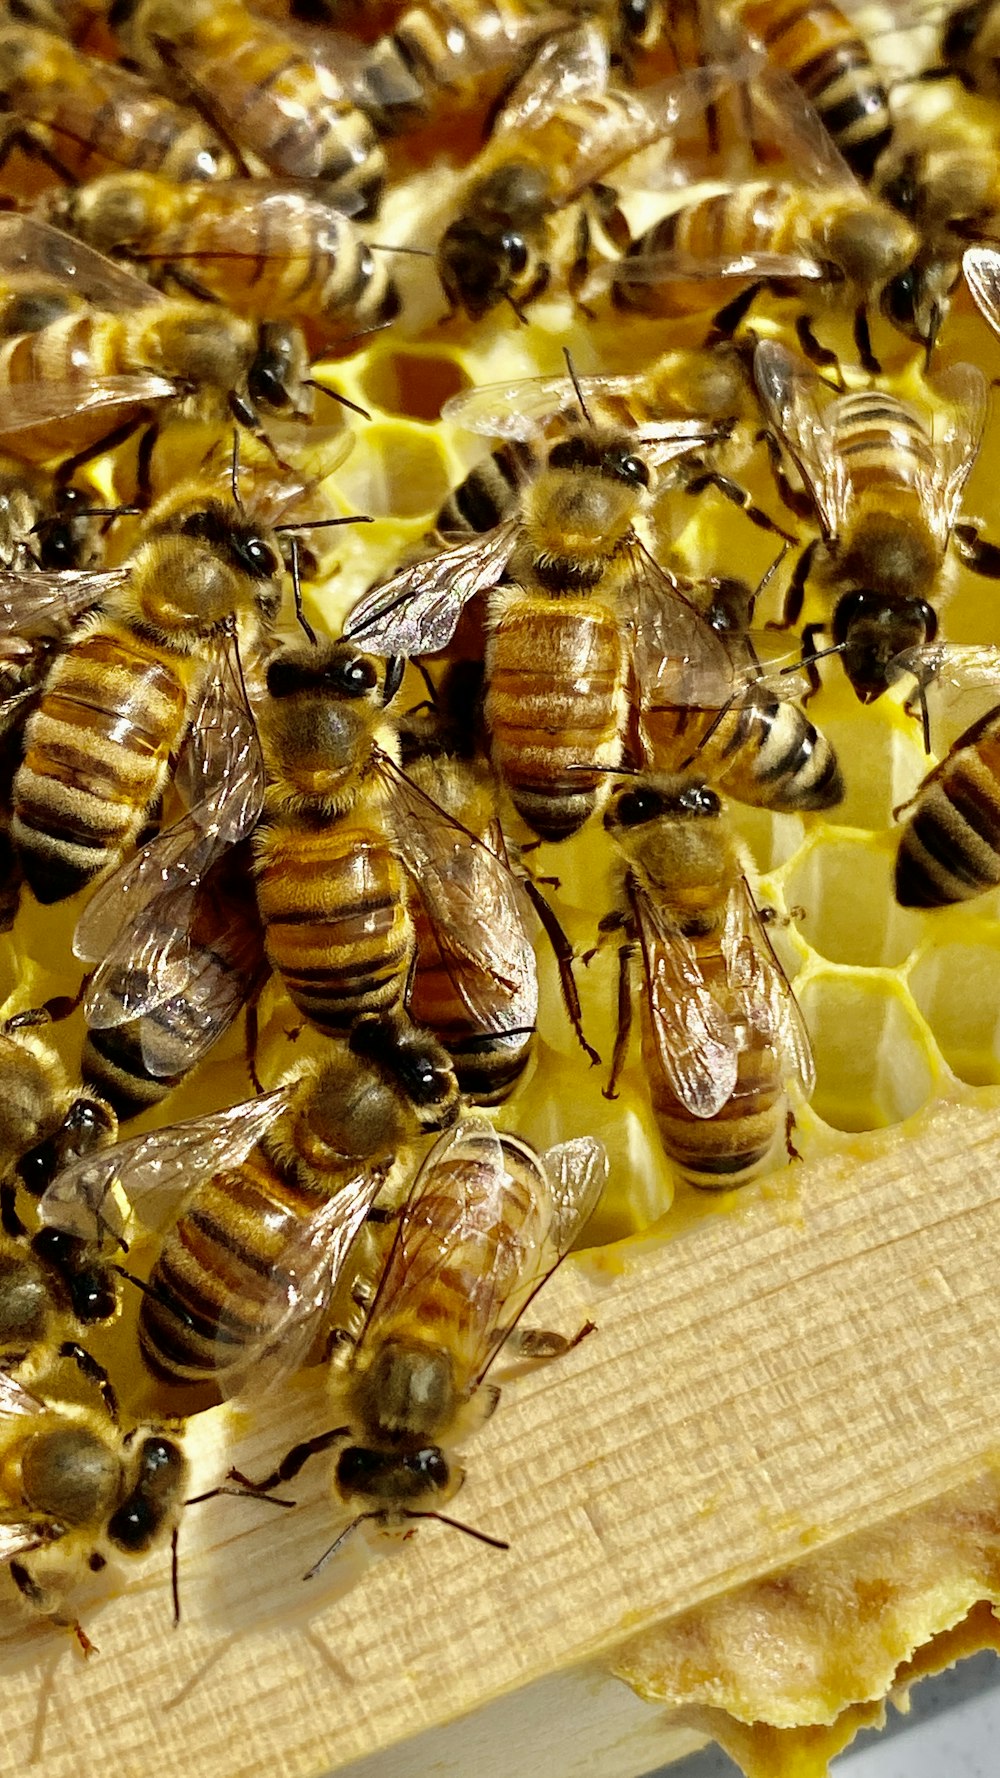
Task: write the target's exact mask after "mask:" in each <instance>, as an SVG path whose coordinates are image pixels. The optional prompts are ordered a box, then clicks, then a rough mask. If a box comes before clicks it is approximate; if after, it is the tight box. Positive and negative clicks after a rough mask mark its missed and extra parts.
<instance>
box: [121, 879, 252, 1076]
mask: <svg viewBox="0 0 1000 1778" xmlns="http://www.w3.org/2000/svg"><path fill="white" fill-rule="evenodd" d="M202 887H203V886H202ZM183 893H184V895H185V896H187V895H192V894H193V896H194V898H195V900H196V901H198V900H200V897H201V893H202V891H201V888H200V889H198V890H195V891H184V892H183ZM177 899H178V900H181V899H182V897H181V896H178V897H177ZM254 911H255V912H256V909H255V910H254ZM185 915H186V910H184V909H183V908H182V909H181V910H180V912H179V915H178V918H179V920H183V919H184V918H185ZM169 920H170V909H169V908H167V909H165V910H163V920H162V926H161V939H162V962H161V964H160V968H161V972H162V974H163V975H165V976H168V977H169V975H170V974H171V973H173V974H174V975H175V976H176V975H179V976H180V978H181V980H180V986H179V987H178V988H177V991H176V992H175V993H174V994H172V995H165V996H163V997H162V998H161V999H160V1000H159V1001H158V1002H157V1004H156V1006H155V1007H152V1008H150V1009H149V1011H148V1012H146V1013H144V1015H143V1016H142V1017H141V1018H140V1021H139V1045H140V1048H141V1050H142V1059H143V1062H144V1064H145V1067H146V1070H147V1072H148V1073H149V1074H150V1075H151V1076H152V1077H153V1079H154V1080H170V1079H172V1078H173V1076H174V1075H176V1073H177V1065H178V1050H177V1037H176V1035H175V1032H176V1029H177V1027H178V1026H180V1028H181V1029H182V1030H183V1033H184V1049H183V1063H184V1067H185V1068H186V1069H191V1068H194V1067H195V1066H196V1065H197V1064H198V1063H199V1062H201V1061H202V1060H203V1059H204V1057H205V1056H207V1055H208V1054H209V1053H210V1052H211V1051H212V1050H213V1049H214V1048H215V1045H216V1044H217V1043H219V1042H220V1041H221V1039H222V1038H223V1037H224V1036H225V1034H226V1032H227V1031H228V1030H229V1027H230V1026H231V1025H232V1023H233V1021H234V1019H236V1018H237V1017H238V1016H239V1014H240V1013H241V1012H242V1010H243V1008H244V1007H245V1006H246V1005H247V1002H248V1001H249V1000H250V999H251V998H252V996H253V994H254V993H255V991H256V990H257V987H258V984H259V983H260V982H261V981H263V979H264V976H265V971H266V960H265V953H264V934H263V929H262V927H261V925H260V922H259V920H255V921H254V922H253V923H248V922H245V921H241V920H239V919H236V918H234V917H233V914H232V910H231V909H230V912H229V919H228V920H227V922H226V924H225V925H224V926H221V927H219V928H218V930H217V933H216V936H215V939H214V942H212V943H209V942H208V936H207V934H205V933H203V932H200V931H199V930H198V929H199V926H200V925H201V917H200V914H199V913H198V912H196V913H195V914H194V916H193V917H192V919H191V922H190V928H191V930H192V931H194V932H195V933H197V936H198V942H197V943H194V942H192V938H191V935H190V931H189V932H186V933H185V934H184V936H183V937H182V938H181V940H180V947H181V951H182V955H181V956H180V958H178V959H175V958H174V957H173V955H172V946H171V931H170V926H169ZM178 929H179V928H175V930H178ZM154 1014H158V1015H159V1016H153V1015H154Z"/></svg>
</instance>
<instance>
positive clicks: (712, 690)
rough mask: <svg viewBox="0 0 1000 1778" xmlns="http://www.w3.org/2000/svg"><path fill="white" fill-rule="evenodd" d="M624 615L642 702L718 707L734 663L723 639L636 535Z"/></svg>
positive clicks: (729, 684) (727, 694)
mask: <svg viewBox="0 0 1000 1778" xmlns="http://www.w3.org/2000/svg"><path fill="white" fill-rule="evenodd" d="M625 616H626V621H627V622H628V624H629V627H630V629H631V632H632V640H633V659H634V663H635V671H636V677H637V680H638V684H639V688H640V695H641V696H642V698H643V701H644V702H657V701H659V702H667V703H669V704H670V705H689V704H694V705H698V706H700V707H707V708H708V709H712V710H717V709H720V708H721V706H722V705H723V704H726V703H727V702H728V701H729V699H730V697H731V696H732V688H733V666H732V661H731V659H730V657H729V654H728V652H727V650H726V647H725V644H724V643H723V642H721V641H720V639H719V637H718V636H717V635H716V633H715V631H714V630H713V629H712V626H711V624H709V623H708V622H707V620H706V619H705V618H704V617H703V616H702V614H701V612H700V611H698V610H697V608H696V607H695V606H694V605H692V604H691V603H690V601H689V600H688V599H686V598H685V597H684V594H683V593H682V592H681V591H680V588H679V587H678V586H677V584H676V582H675V581H673V580H672V579H671V577H670V575H668V574H667V573H666V572H665V571H664V569H662V568H661V567H660V565H659V563H658V562H656V561H655V560H654V558H653V557H652V556H651V555H650V554H649V553H648V551H647V550H646V549H645V547H644V546H643V545H642V544H641V543H640V542H639V540H638V539H636V541H635V543H634V544H633V545H632V549H631V573H630V575H629V582H628V609H627V610H626V613H625Z"/></svg>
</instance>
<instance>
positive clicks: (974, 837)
mask: <svg viewBox="0 0 1000 1778" xmlns="http://www.w3.org/2000/svg"><path fill="white" fill-rule="evenodd" d="M998 885H1000V707H998V708H996V709H994V710H990V711H989V712H988V713H987V714H986V715H985V716H983V717H981V718H980V719H979V721H978V722H974V723H973V724H972V726H971V727H970V728H967V729H966V730H965V733H964V734H962V735H960V736H959V738H958V740H957V741H956V742H955V745H954V746H953V748H952V750H951V752H950V753H949V754H948V757H947V759H945V760H943V761H942V762H941V764H940V765H939V766H938V767H937V769H936V770H935V771H933V772H932V773H931V774H930V776H929V777H928V778H927V779H925V781H924V783H923V785H922V787H921V789H920V790H919V791H918V792H917V797H916V802H915V804H914V808H913V813H912V814H911V815H910V816H909V817H908V819H907V820H906V822H905V823H904V826H903V831H902V833H901V834H900V836H899V853H898V856H897V858H896V900H897V901H898V902H900V903H901V904H902V906H903V907H911V908H935V907H945V906H947V905H948V904H949V903H951V902H956V901H968V900H969V899H970V897H972V896H973V895H983V894H985V892H986V891H987V890H989V889H996V888H997V886H998Z"/></svg>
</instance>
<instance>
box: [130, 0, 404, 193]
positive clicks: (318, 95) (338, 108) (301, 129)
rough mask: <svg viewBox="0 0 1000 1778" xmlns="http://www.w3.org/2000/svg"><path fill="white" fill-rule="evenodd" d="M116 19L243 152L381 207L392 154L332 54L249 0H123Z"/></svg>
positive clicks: (152, 69)
mask: <svg viewBox="0 0 1000 1778" xmlns="http://www.w3.org/2000/svg"><path fill="white" fill-rule="evenodd" d="M109 22H110V24H111V28H112V30H113V31H115V32H116V34H117V36H118V38H119V41H120V43H121V45H122V48H123V49H124V51H125V53H126V54H127V55H129V56H132V57H134V59H135V60H136V62H137V63H138V64H139V66H140V68H142V69H144V70H145V71H146V72H147V73H148V74H149V75H150V77H151V78H152V79H154V80H157V81H158V82H160V83H161V84H163V83H164V82H166V84H167V85H168V86H169V87H170V88H171V89H172V90H173V92H174V94H175V96H176V97H178V98H180V99H181V100H188V99H191V100H193V101H194V102H195V103H196V105H197V108H198V109H199V110H200V111H204V112H207V114H208V116H209V117H210V118H211V119H212V121H213V123H214V124H215V126H216V128H217V129H218V130H219V131H220V133H221V134H223V135H224V136H225V138H226V140H227V141H230V142H233V143H235V144H237V145H238V149H239V151H240V153H241V155H242V156H243V159H244V161H246V157H247V156H251V157H254V158H256V160H257V161H258V162H260V163H262V166H263V168H264V169H267V170H269V171H270V172H273V173H278V174H284V175H285V176H286V177H287V178H290V179H310V180H311V179H316V180H321V181H322V182H323V185H324V187H325V191H324V194H323V195H324V196H325V197H326V198H327V199H328V201H329V202H330V203H331V204H333V205H334V206H335V207H336V208H337V209H339V210H343V211H345V212H346V213H348V214H353V213H355V212H356V213H358V214H360V215H362V216H372V215H374V213H375V211H376V210H377V209H378V204H379V199H380V197H381V193H382V186H383V183H384V180H385V156H384V154H383V152H382V148H381V145H380V143H379V141H378V137H377V136H376V134H375V131H374V129H373V128H372V125H371V124H370V123H369V121H368V119H367V117H366V116H365V115H364V113H363V112H362V111H360V110H359V109H358V107H357V105H356V104H355V103H354V102H353V100H352V99H351V98H350V97H349V96H348V92H347V89H346V87H345V85H344V83H343V81H342V79H341V78H340V76H339V74H338V72H337V69H336V66H335V65H334V58H333V57H332V56H331V57H329V58H328V59H321V57H320V55H319V53H318V52H317V51H316V50H315V47H314V46H310V45H307V44H306V43H305V42H304V41H303V40H302V39H301V38H299V37H297V36H295V35H293V34H292V33H290V32H289V31H288V30H287V29H286V28H285V27H283V26H282V25H281V24H280V23H279V22H277V21H275V20H272V19H266V18H260V17H258V16H257V15H256V14H255V13H254V12H252V11H251V10H250V9H249V8H248V7H246V6H244V5H243V4H242V3H241V0H114V4H113V5H112V6H111V9H110V13H109ZM243 170H244V171H245V172H248V171H252V170H254V169H252V168H251V167H250V166H247V165H244V168H243ZM256 170H260V169H256Z"/></svg>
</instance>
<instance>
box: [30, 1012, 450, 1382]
mask: <svg viewBox="0 0 1000 1778" xmlns="http://www.w3.org/2000/svg"><path fill="white" fill-rule="evenodd" d="M458 1107H459V1094H458V1085H457V1082H456V1080H455V1076H454V1072H453V1070H452V1066H451V1062H450V1059H449V1057H448V1056H447V1055H446V1053H445V1052H444V1051H443V1050H442V1049H441V1047H440V1045H439V1044H438V1043H436V1042H435V1041H434V1039H433V1038H432V1037H430V1036H429V1035H427V1034H426V1033H424V1032H421V1031H417V1030H416V1029H415V1028H414V1027H412V1026H408V1025H406V1024H403V1023H402V1022H396V1021H393V1020H391V1019H377V1018H376V1019H363V1020H360V1021H359V1022H358V1023H357V1025H356V1026H355V1027H354V1030H353V1031H352V1033H351V1037H350V1042H349V1044H348V1045H345V1046H341V1047H339V1048H338V1049H336V1050H334V1051H333V1052H332V1053H331V1055H330V1057H329V1059H325V1060H324V1061H323V1062H322V1063H321V1064H320V1065H319V1066H318V1067H314V1068H312V1069H311V1070H309V1071H307V1072H305V1073H303V1074H302V1075H300V1076H299V1078H298V1079H297V1080H295V1081H293V1082H292V1083H291V1084H289V1085H287V1086H284V1087H280V1088H278V1089H277V1090H276V1091H275V1092H272V1093H267V1094H265V1095H263V1097H258V1098H257V1099H252V1100H249V1101H248V1102H247V1103H245V1104H243V1105H237V1106H234V1107H232V1108H231V1109H230V1110H228V1111H224V1112H222V1113H218V1114H216V1115H215V1116H212V1117H207V1118H199V1119H195V1120H194V1121H193V1122H189V1123H186V1124H178V1125H177V1126H175V1128H173V1129H167V1130H160V1131H157V1132H155V1134H154V1135H153V1136H145V1137H144V1136H140V1137H136V1138H134V1139H133V1141H131V1142H129V1143H125V1144H121V1145H119V1147H118V1148H117V1149H116V1150H114V1151H113V1152H110V1151H109V1153H108V1155H107V1156H106V1157H105V1158H104V1161H103V1163H102V1161H101V1160H100V1158H97V1159H94V1160H93V1161H91V1162H89V1163H88V1162H86V1161H84V1162H80V1163H78V1164H77V1165H76V1166H74V1167H71V1168H68V1169H67V1170H66V1171H65V1172H64V1173H63V1174H62V1175H61V1176H60V1178H58V1179H57V1180H56V1181H55V1183H54V1184H53V1186H52V1187H51V1188H50V1190H49V1192H48V1193H47V1194H46V1197H45V1199H44V1201H43V1206H42V1215H43V1219H45V1220H49V1221H53V1222H54V1223H55V1225H56V1226H64V1227H65V1226H66V1225H67V1223H68V1224H69V1225H70V1226H82V1227H83V1228H84V1229H85V1230H86V1232H88V1233H90V1234H91V1235H92V1236H96V1235H97V1234H98V1233H99V1232H100V1231H101V1230H102V1229H103V1230H104V1231H106V1230H107V1227H108V1221H107V1215H108V1209H109V1206H108V1205H107V1203H106V1194H107V1191H108V1188H109V1187H110V1186H111V1185H112V1184H115V1185H116V1186H117V1185H120V1187H121V1190H122V1191H123V1192H124V1194H125V1196H126V1198H127V1199H128V1200H129V1202H130V1204H131V1205H132V1207H133V1208H134V1210H135V1211H136V1213H137V1214H138V1215H139V1216H140V1218H141V1217H142V1215H143V1210H144V1208H146V1209H147V1210H148V1207H149V1203H150V1200H154V1201H157V1202H160V1203H161V1205H162V1204H163V1198H162V1194H163V1192H164V1183H165V1181H166V1182H167V1193H166V1206H165V1207H166V1208H167V1211H168V1214H169V1216H170V1218H171V1220H170V1222H169V1226H168V1227H167V1229H166V1233H165V1234H164V1235H163V1239H162V1241H161V1243H160V1246H159V1251H158V1254H157V1258H156V1261H155V1264H154V1266H153V1270H152V1274H151V1276H150V1280H149V1284H148V1286H147V1288H146V1290H145V1292H144V1294H143V1304H142V1311H141V1315H140V1321H139V1342H140V1348H141V1350H142V1354H143V1357H144V1359H145V1362H146V1364H147V1365H148V1366H149V1368H150V1369H151V1370H152V1372H153V1373H154V1375H156V1376H157V1377H159V1378H160V1379H161V1380H162V1381H165V1382H167V1383H173V1384H178V1385H180V1384H182V1383H189V1382H207V1383H214V1384H216V1385H217V1386H218V1387H219V1388H220V1389H221V1390H223V1391H224V1392H225V1393H233V1392H234V1391H237V1390H244V1389H250V1390H257V1389H260V1388H261V1387H262V1386H263V1384H264V1381H265V1378H266V1380H267V1381H268V1382H271V1381H273V1380H274V1377H275V1375H276V1374H277V1373H278V1372H280V1374H282V1375H285V1374H290V1373H291V1372H292V1371H294V1370H295V1369H296V1368H297V1366H298V1365H300V1364H302V1363H304V1362H305V1360H306V1357H307V1354H308V1351H309V1348H310V1346H311V1344H312V1341H313V1337H314V1335H315V1334H316V1332H317V1330H318V1328H319V1325H320V1323H321V1321H322V1318H323V1315H324V1313H325V1310H326V1308H327V1306H328V1304H329V1300H330V1297H331V1295H332V1292H333V1288H334V1285H335V1283H336V1279H337V1275H338V1273H339V1271H340V1269H341V1266H342V1264H343V1261H344V1259H345V1258H346V1256H347V1252H348V1249H349V1248H350V1246H351V1243H352V1242H353V1240H354V1237H355V1236H356V1235H357V1234H358V1232H359V1230H360V1228H361V1225H362V1223H363V1222H364V1220H365V1217H366V1216H367V1214H368V1212H369V1211H370V1209H371V1207H372V1204H373V1203H374V1200H375V1197H376V1195H377V1193H378V1192H379V1191H380V1190H381V1188H382V1187H383V1185H384V1184H385V1183H386V1181H387V1179H388V1177H389V1175H390V1173H391V1171H392V1168H393V1167H394V1165H395V1162H396V1157H397V1154H398V1152H399V1151H400V1150H401V1149H402V1148H404V1147H405V1146H407V1145H408V1144H410V1143H411V1142H413V1141H414V1140H415V1139H416V1138H417V1137H418V1136H419V1135H420V1134H421V1133H422V1132H423V1131H436V1130H442V1129H445V1128H447V1126H448V1125H449V1124H451V1123H453V1122H454V1121H455V1118H456V1116H457V1114H458ZM112 1226H113V1225H112Z"/></svg>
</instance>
